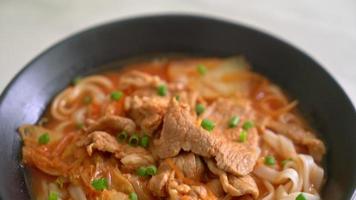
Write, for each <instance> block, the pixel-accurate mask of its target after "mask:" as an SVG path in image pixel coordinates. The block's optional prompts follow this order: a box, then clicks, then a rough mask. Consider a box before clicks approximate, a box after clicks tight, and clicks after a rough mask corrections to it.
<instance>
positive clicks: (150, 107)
mask: <svg viewBox="0 0 356 200" xmlns="http://www.w3.org/2000/svg"><path fill="white" fill-rule="evenodd" d="M168 101H169V100H168V98H164V97H158V96H153V97H147V96H144V97H139V96H130V97H127V98H126V99H125V109H126V110H127V112H128V115H129V116H130V117H131V118H132V119H133V120H134V121H135V123H136V124H137V125H138V126H139V127H140V128H141V129H142V130H143V131H144V132H145V133H146V134H148V135H152V133H153V132H154V131H156V130H157V128H158V127H159V126H160V125H161V124H162V121H163V116H164V114H165V113H166V111H167V106H168Z"/></svg>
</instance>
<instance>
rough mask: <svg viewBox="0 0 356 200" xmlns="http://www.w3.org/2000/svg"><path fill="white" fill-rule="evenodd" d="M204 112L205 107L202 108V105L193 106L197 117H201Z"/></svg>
mask: <svg viewBox="0 0 356 200" xmlns="http://www.w3.org/2000/svg"><path fill="white" fill-rule="evenodd" d="M204 111H205V107H204V105H203V104H201V103H198V104H197V105H196V106H195V112H196V113H197V115H201V114H202V113H203V112H204Z"/></svg>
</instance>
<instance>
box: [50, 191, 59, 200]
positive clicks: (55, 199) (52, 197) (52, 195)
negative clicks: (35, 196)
mask: <svg viewBox="0 0 356 200" xmlns="http://www.w3.org/2000/svg"><path fill="white" fill-rule="evenodd" d="M48 200H58V193H57V192H54V191H50V192H49V194H48Z"/></svg>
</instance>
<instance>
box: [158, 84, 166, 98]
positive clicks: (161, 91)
mask: <svg viewBox="0 0 356 200" xmlns="http://www.w3.org/2000/svg"><path fill="white" fill-rule="evenodd" d="M157 94H158V95H159V96H166V95H167V86H166V85H163V84H162V85H159V86H158V87H157Z"/></svg>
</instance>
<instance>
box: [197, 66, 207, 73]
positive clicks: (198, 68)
mask: <svg viewBox="0 0 356 200" xmlns="http://www.w3.org/2000/svg"><path fill="white" fill-rule="evenodd" d="M197 71H198V73H199V74H200V75H202V76H203V75H205V74H206V72H207V71H208V69H207V68H206V67H205V65H203V64H199V65H197Z"/></svg>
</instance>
